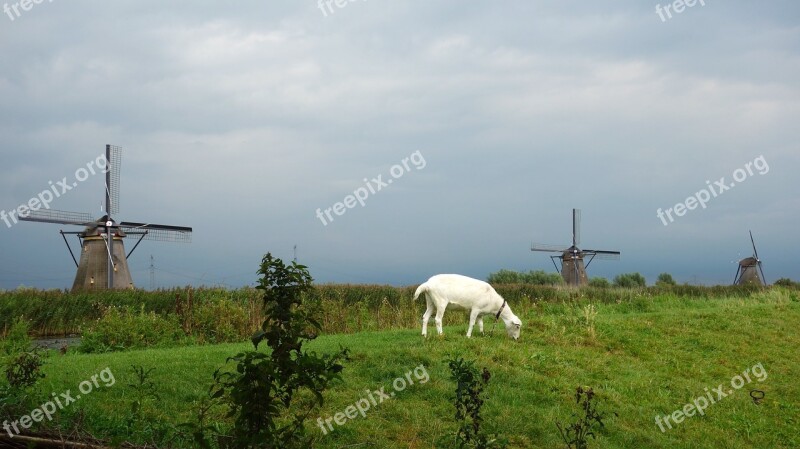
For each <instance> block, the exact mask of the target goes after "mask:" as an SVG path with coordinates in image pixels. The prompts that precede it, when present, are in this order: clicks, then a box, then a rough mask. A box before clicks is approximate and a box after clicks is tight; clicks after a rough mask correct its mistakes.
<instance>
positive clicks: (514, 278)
mask: <svg viewBox="0 0 800 449" xmlns="http://www.w3.org/2000/svg"><path fill="white" fill-rule="evenodd" d="M487 279H488V281H487V282H489V283H490V284H529V285H561V284H563V283H564V278H563V277H561V275H560V274H558V273H547V272H545V271H544V270H536V271H533V270H531V271H529V272H527V273H525V272H517V271H512V270H506V269H503V270H500V271H498V272H497V273H491V274H490V275H489V277H488V278H487Z"/></svg>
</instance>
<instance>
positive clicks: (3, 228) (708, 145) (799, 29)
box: [0, 0, 800, 289]
mask: <svg viewBox="0 0 800 449" xmlns="http://www.w3.org/2000/svg"><path fill="white" fill-rule="evenodd" d="M14 1H15V2H16V0H14ZM326 1H327V0H326ZM326 1H323V2H322V4H321V5H320V4H318V3H317V1H316V0H283V1H275V0H270V1H266V2H265V1H263V0H262V1H237V2H228V3H221V2H208V1H197V0H193V1H191V2H189V1H171V2H163V1H162V2H153V1H142V0H137V1H132V0H130V1H119V0H117V1H113V2H99V1H94V2H90V1H82V0H71V1H69V2H67V1H65V0H54V1H51V0H45V1H43V2H40V3H38V4H35V3H34V4H28V3H24V4H20V3H14V2H12V1H11V0H9V1H8V2H6V5H7V8H4V11H3V15H0V114H2V120H0V132H2V141H0V158H1V159H0V209H1V210H2V211H4V212H5V213H9V212H10V211H13V210H15V209H17V208H18V206H19V205H21V204H26V203H28V201H29V200H30V199H31V198H34V197H36V196H37V195H38V194H39V193H40V192H42V191H44V190H47V189H50V182H53V184H56V183H58V182H59V181H61V180H62V179H64V178H65V177H66V179H67V180H68V181H67V182H68V183H70V184H72V183H75V184H77V186H76V187H74V188H72V189H71V190H69V191H68V192H65V193H63V195H61V196H60V197H59V198H56V199H54V201H53V202H52V203H51V204H50V207H51V208H52V209H59V210H68V211H77V212H87V213H90V214H92V215H93V216H96V217H99V216H101V215H102V211H101V209H100V204H101V201H102V198H103V177H102V176H101V175H98V176H90V177H89V178H88V179H86V180H85V181H82V182H77V181H75V179H76V175H81V174H82V173H78V170H79V169H80V168H81V167H86V165H87V164H88V163H90V162H91V161H93V160H94V159H95V158H97V156H99V155H100V154H101V153H102V152H103V151H104V147H105V144H115V145H119V146H121V147H123V160H122V171H121V200H120V206H121V213H120V214H119V215H118V216H117V217H116V218H117V219H119V220H127V221H139V222H151V223H161V224H171V225H184V226H192V227H193V228H194V234H193V241H192V243H191V244H175V243H159V242H145V243H143V244H142V245H141V246H140V247H139V248H138V249H137V250H136V253H134V254H133V256H131V259H130V261H129V262H130V266H131V270H132V272H133V276H134V280H135V282H136V283H137V284H138V285H139V286H141V287H145V288H147V287H149V285H150V270H149V266H150V256H151V255H152V256H153V257H154V260H155V267H156V271H155V278H156V279H155V283H156V285H157V286H159V287H168V286H175V285H187V284H192V285H202V284H205V285H228V286H233V287H236V286H241V285H252V284H253V283H254V282H255V279H256V274H255V272H256V270H257V268H258V263H259V261H260V259H261V257H262V256H263V254H265V253H266V252H268V251H270V252H272V253H273V254H275V255H277V256H278V257H282V258H284V259H291V258H292V257H293V255H294V252H293V248H294V246H295V245H296V246H297V257H298V260H299V261H300V262H301V263H304V264H306V265H308V266H309V267H310V269H311V273H312V275H313V276H314V277H315V279H316V280H317V281H319V282H350V283H387V284H394V285H408V284H414V283H419V282H422V281H424V280H425V279H427V278H428V277H429V276H431V275H433V274H436V273H443V272H451V273H461V274H466V275H470V276H473V277H477V278H483V279H485V278H486V276H487V275H488V274H489V273H491V272H493V271H497V270H499V269H501V268H509V269H515V270H530V269H545V270H549V271H552V270H553V265H552V263H551V262H550V259H549V258H548V257H547V254H545V253H532V252H531V251H530V245H531V243H532V242H541V243H548V244H565V243H568V242H569V241H570V238H571V229H570V226H571V209H572V208H580V209H582V211H583V223H582V243H583V246H584V247H587V248H592V249H606V250H619V251H621V252H622V258H621V260H619V261H610V262H609V261H598V262H595V263H593V264H592V266H591V267H590V269H589V273H590V275H592V276H606V277H609V278H611V277H613V276H614V275H616V274H619V273H625V272H634V271H638V272H641V273H642V274H644V275H645V276H646V277H647V279H648V281H650V282H653V281H654V280H655V277H656V276H657V275H658V274H659V273H661V272H669V273H672V274H673V275H674V276H675V278H676V279H677V280H678V281H679V282H692V283H694V282H698V283H707V284H708V283H730V282H732V280H733V277H734V274H735V271H736V265H735V264H734V263H732V261H735V260H738V259H739V258H741V257H746V256H749V255H750V254H751V252H752V250H751V247H750V241H749V236H748V230H751V229H752V230H753V233H754V235H755V238H756V244H757V246H758V250H759V255H760V256H761V258H762V259H763V260H764V270H765V271H766V275H767V278H768V281H770V282H772V281H774V280H775V279H777V278H779V277H791V278H794V279H796V280H797V279H800V271H799V270H798V263H797V259H798V253H797V251H796V249H797V248H798V244H799V243H800V237H798V231H797V223H798V221H800V200H799V199H798V187H800V180H799V179H798V176H797V173H798V169H800V126H798V122H799V121H800V76H799V75H800V57H799V56H800V25H798V24H800V21H799V20H798V19H800V3H798V2H797V1H796V0H780V1H769V2H752V1H745V0H726V1H725V2H722V1H720V0H705V1H704V2H702V3H701V2H700V1H699V0H698V1H697V2H696V3H695V4H694V6H692V7H683V8H681V7H680V5H678V7H677V8H676V7H675V6H673V5H671V4H668V3H663V4H662V5H661V12H660V13H659V12H657V5H658V3H657V2H655V1H643V0H638V1H635V2H634V1H618V0H614V1H612V0H598V1H592V2H589V1H569V0H567V1H564V0H560V1H535V0H518V1H513V0H512V1H502V2H499V1H498V2H466V1H455V0H441V1H430V0H425V1H421V0H413V1H388V0H351V1H343V0H339V3H338V5H337V3H336V2H334V1H330V2H328V4H326ZM23 6H25V7H27V10H26V9H25V8H23ZM667 6H669V9H665V8H666V7H667ZM678 10H680V11H681V12H677V11H678ZM404 161H405V164H404ZM748 164H749V165H748ZM723 177H724V181H723V184H724V185H725V186H727V190H724V191H723V190H722V188H721V187H715V185H716V182H717V181H720V179H721V178H723ZM734 177H736V178H737V181H738V182H737V181H734ZM373 180H374V181H373ZM389 180H391V181H392V182H391V183H389V182H388V181H389ZM707 181H708V183H707ZM731 184H733V185H734V187H733V188H731V187H730V185H731ZM709 185H710V187H709ZM704 189H714V192H713V193H714V195H716V196H711V194H710V192H709V190H705V191H706V192H707V193H705V194H704V193H702V192H701V191H702V190H704ZM60 191H61V189H59V192H60ZM356 192H357V194H358V195H360V196H361V197H362V199H363V204H364V205H363V206H362V205H361V204H360V203H358V202H357V201H356V200H355V198H353V199H348V196H349V195H354V193H356ZM365 192H366V193H367V194H365ZM698 192H700V193H698ZM696 194H697V195H696ZM692 196H696V197H697V198H700V199H703V198H704V197H705V196H710V199H708V200H706V201H704V203H705V208H703V207H699V206H698V204H697V202H696V200H691V201H688V202H687V198H688V197H692ZM339 202H342V203H343V204H342V205H339V206H337V205H336V204H337V203H339ZM345 203H346V204H347V205H345ZM679 203H683V204H682V205H679V206H677V207H676V205H677V204H679ZM348 205H349V206H353V207H350V208H349V207H348ZM683 206H689V207H692V206H694V207H693V208H692V209H691V210H689V209H683ZM659 208H661V209H662V213H663V212H664V211H665V210H667V209H670V208H672V211H671V214H672V215H671V217H672V221H670V219H669V216H667V215H664V216H663V217H664V218H659V217H658V216H657V210H658V209H659ZM318 209H319V214H318V212H317V210H318ZM326 211H327V212H326ZM337 212H338V213H337ZM677 212H682V214H680V215H676V214H677ZM326 213H327V216H326ZM320 217H321V218H320ZM331 219H332V220H331ZM9 223H10V224H11V226H8V225H7V224H6V223H4V222H2V221H0V288H5V289H11V288H15V287H17V286H19V285H27V286H36V287H42V288H52V287H57V288H64V287H69V286H71V284H72V279H73V276H74V272H75V267H74V264H73V262H72V259H71V258H70V256H69V253H68V251H67V248H66V246H65V245H64V242H63V240H62V239H61V236H60V235H59V233H58V231H59V230H60V229H64V230H65V231H75V230H79V228H70V227H69V226H66V227H65V226H60V225H55V224H41V223H16V224H15V223H14V222H13V219H9ZM664 223H667V225H665V224H664ZM76 242H77V240H74V237H73V238H72V239H71V240H70V243H71V244H72V245H73V248H75V244H76ZM127 244H128V249H130V248H131V247H132V242H131V240H130V239H129V240H128V242H127Z"/></svg>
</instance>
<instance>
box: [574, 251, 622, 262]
mask: <svg viewBox="0 0 800 449" xmlns="http://www.w3.org/2000/svg"><path fill="white" fill-rule="evenodd" d="M583 252H584V253H585V254H586V255H591V256H593V257H594V258H595V259H598V260H619V254H620V253H619V252H616V251H592V250H590V249H589V250H584V251H583Z"/></svg>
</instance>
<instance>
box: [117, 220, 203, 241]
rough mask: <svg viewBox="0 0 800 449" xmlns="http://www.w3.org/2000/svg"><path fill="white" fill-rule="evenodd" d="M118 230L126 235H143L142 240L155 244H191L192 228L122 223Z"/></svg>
mask: <svg viewBox="0 0 800 449" xmlns="http://www.w3.org/2000/svg"><path fill="white" fill-rule="evenodd" d="M119 228H120V229H122V231H123V232H125V233H126V234H144V240H153V241H157V242H179V243H191V241H192V228H189V227H186V226H170V225H159V224H152V223H133V222H129V221H123V222H122V223H120V224H119Z"/></svg>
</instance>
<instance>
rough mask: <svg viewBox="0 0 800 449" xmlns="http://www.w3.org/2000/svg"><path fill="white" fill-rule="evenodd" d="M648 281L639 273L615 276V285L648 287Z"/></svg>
mask: <svg viewBox="0 0 800 449" xmlns="http://www.w3.org/2000/svg"><path fill="white" fill-rule="evenodd" d="M646 286H647V281H646V280H645V279H644V276H642V275H641V274H639V273H626V274H619V275H617V276H616V277H615V278H614V287H624V288H632V287H646Z"/></svg>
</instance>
